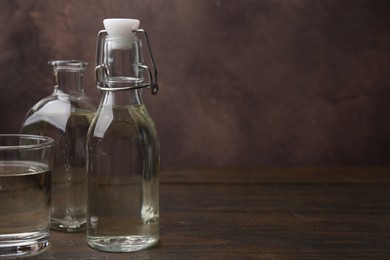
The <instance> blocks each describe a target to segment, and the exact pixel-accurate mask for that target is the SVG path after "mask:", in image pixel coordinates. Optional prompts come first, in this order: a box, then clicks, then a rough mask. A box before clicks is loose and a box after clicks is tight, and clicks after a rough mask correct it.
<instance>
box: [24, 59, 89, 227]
mask: <svg viewBox="0 0 390 260" xmlns="http://www.w3.org/2000/svg"><path fill="white" fill-rule="evenodd" d="M73 63H74V61H73ZM57 69H59V68H57V67H56V68H55V70H57ZM60 70H61V69H60ZM56 72H58V71H56ZM80 73H81V70H76V71H71V72H70V71H61V72H59V74H63V75H62V76H63V77H66V78H68V77H71V78H74V77H76V78H77V77H80ZM55 74H56V73H55ZM68 74H71V75H68ZM65 83H66V84H68V85H69V84H80V83H81V82H80V81H77V82H74V81H73V80H72V81H70V80H69V78H68V79H67V81H63V82H58V85H56V88H55V91H54V93H53V94H52V95H51V96H49V97H47V98H45V99H43V100H41V101H40V102H39V103H38V104H37V105H35V106H34V107H33V108H32V109H31V110H30V111H29V112H28V114H27V115H26V119H25V121H24V122H23V124H22V128H21V132H22V133H25V134H38V135H44V136H48V137H51V138H53V139H54V140H55V152H54V163H53V172H52V194H51V212H50V213H51V217H50V220H51V221H50V222H51V223H50V224H51V228H52V229H56V230H60V231H65V232H77V231H80V230H82V229H84V228H85V223H86V149H85V143H86V136H87V132H88V129H89V126H90V123H91V121H92V119H93V117H94V116H95V111H96V106H95V105H94V103H93V101H91V100H90V99H89V98H88V97H86V96H85V95H84V94H83V92H82V91H81V92H79V90H80V88H82V86H80V85H78V86H67V87H66V88H65V86H61V84H65ZM67 88H71V89H73V90H76V91H75V92H72V94H70V93H68V92H67Z"/></svg>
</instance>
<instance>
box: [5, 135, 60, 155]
mask: <svg viewBox="0 0 390 260" xmlns="http://www.w3.org/2000/svg"><path fill="white" fill-rule="evenodd" d="M3 138H17V139H19V140H20V139H22V138H25V139H28V140H37V141H42V142H38V143H34V144H15V145H0V151H6V150H29V149H41V148H47V147H50V146H53V145H54V139H53V138H50V137H48V136H42V135H29V134H0V139H3Z"/></svg>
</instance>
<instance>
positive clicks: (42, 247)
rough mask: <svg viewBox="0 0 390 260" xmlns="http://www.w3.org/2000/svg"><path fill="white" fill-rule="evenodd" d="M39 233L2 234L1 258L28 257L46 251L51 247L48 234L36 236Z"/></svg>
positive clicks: (0, 238) (0, 241) (0, 244)
mask: <svg viewBox="0 0 390 260" xmlns="http://www.w3.org/2000/svg"><path fill="white" fill-rule="evenodd" d="M38 233H39V232H38ZM38 235H40V234H38ZM38 235H37V234H31V233H22V234H11V235H1V236H0V259H3V258H7V259H9V258H11V259H13V258H20V257H22V258H24V257H26V258H27V257H32V256H36V255H39V254H41V253H43V252H46V251H47V250H48V249H49V247H50V243H49V240H48V236H47V234H46V235H45V236H44V237H40V238H34V236H38Z"/></svg>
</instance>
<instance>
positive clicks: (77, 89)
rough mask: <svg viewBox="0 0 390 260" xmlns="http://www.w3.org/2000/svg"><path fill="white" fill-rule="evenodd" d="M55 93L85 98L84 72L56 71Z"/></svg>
mask: <svg viewBox="0 0 390 260" xmlns="http://www.w3.org/2000/svg"><path fill="white" fill-rule="evenodd" d="M54 75H55V81H56V87H55V90H54V91H55V93H67V94H70V95H77V96H83V95H84V87H83V71H82V70H62V69H59V70H55V71H54Z"/></svg>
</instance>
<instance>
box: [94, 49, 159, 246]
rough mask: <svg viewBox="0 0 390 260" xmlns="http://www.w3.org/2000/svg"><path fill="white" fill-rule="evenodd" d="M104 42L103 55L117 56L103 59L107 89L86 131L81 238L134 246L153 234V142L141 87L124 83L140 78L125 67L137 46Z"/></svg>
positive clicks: (156, 228)
mask: <svg viewBox="0 0 390 260" xmlns="http://www.w3.org/2000/svg"><path fill="white" fill-rule="evenodd" d="M105 46H106V49H105V50H106V52H105V53H104V55H111V54H112V56H111V57H121V58H120V59H119V58H113V59H107V60H109V62H110V64H108V65H107V67H109V68H110V69H109V70H108V72H107V74H106V75H105V77H104V78H103V83H102V86H103V87H104V88H108V89H109V90H106V91H103V96H102V100H101V103H100V105H99V108H98V111H97V114H96V117H95V118H94V120H93V121H92V124H91V127H90V129H89V132H88V140H87V157H88V160H87V161H88V166H87V176H88V210H87V242H88V245H89V246H91V247H92V248H95V249H98V250H102V251H109V252H130V251H138V250H142V249H145V248H148V247H150V246H153V245H155V244H156V243H157V242H158V240H159V180H158V171H159V165H160V158H159V142H158V137H157V131H156V127H155V124H154V122H153V120H152V118H151V117H150V115H149V113H148V111H147V109H146V107H145V105H144V103H143V101H142V90H141V89H131V88H129V89H126V87H132V86H135V85H136V84H138V82H140V81H142V79H140V78H138V75H137V74H134V70H131V71H129V70H128V69H127V68H128V67H129V66H128V64H135V63H137V62H138V61H137V60H135V58H134V57H138V55H131V53H130V52H134V51H135V52H137V51H138V49H134V48H129V49H121V50H110V49H109V48H108V49H107V46H109V44H108V45H105ZM133 46H137V45H133ZM120 53H121V54H120ZM126 53H128V54H129V55H127V54H126ZM133 67H134V66H133ZM118 89H121V90H120V91H118Z"/></svg>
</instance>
